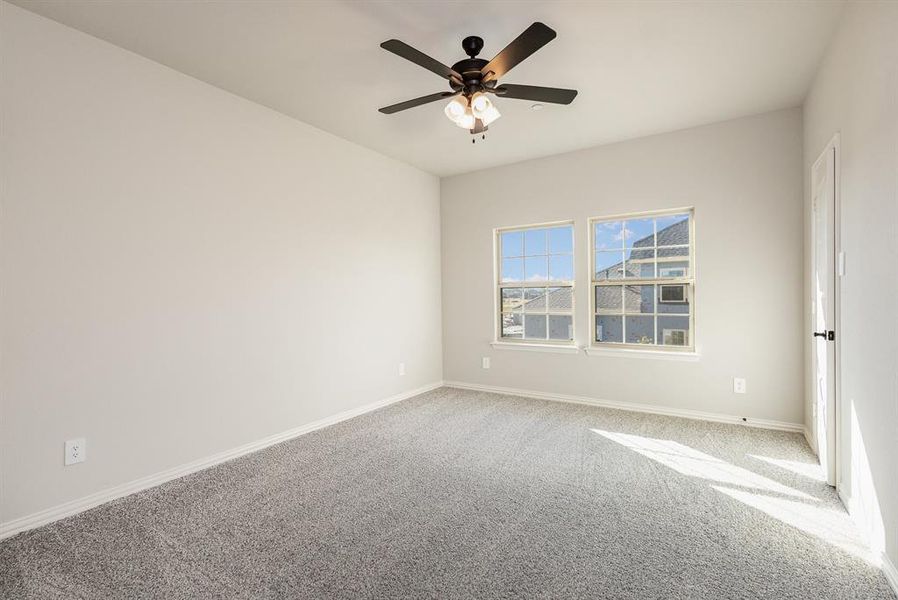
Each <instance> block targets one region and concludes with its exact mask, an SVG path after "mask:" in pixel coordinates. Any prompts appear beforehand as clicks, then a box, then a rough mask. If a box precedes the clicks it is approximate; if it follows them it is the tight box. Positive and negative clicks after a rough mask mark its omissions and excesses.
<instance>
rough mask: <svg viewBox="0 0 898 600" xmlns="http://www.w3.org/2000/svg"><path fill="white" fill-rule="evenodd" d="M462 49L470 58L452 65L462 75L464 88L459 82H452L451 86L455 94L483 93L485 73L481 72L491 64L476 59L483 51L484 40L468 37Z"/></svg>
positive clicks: (473, 36)
mask: <svg viewBox="0 0 898 600" xmlns="http://www.w3.org/2000/svg"><path fill="white" fill-rule="evenodd" d="M461 47H462V48H464V50H465V54H467V55H468V57H469V58H466V59H464V60H460V61H458V62H457V63H455V64H454V65H452V70H453V71H455V72H456V73H458V74H459V75H461V77H462V80H463V81H464V86H461V85H459V84H458V83H457V82H454V81H450V82H449V85H450V86H451V87H452V90H453V91H455V92H459V91H463V92H464V94H465V95H466V96H470V95H471V94H474V93H476V92H480V91H483V83H482V80H483V73H481V70H482V69H483V67H485V66H486V65H487V63H489V61H487V60H484V59H482V58H476V57H477V55H478V54H480V51H481V50H483V39H482V38H479V37H477V36H476V35H472V36H468V37H466V38H465V39H464V40H462V43H461Z"/></svg>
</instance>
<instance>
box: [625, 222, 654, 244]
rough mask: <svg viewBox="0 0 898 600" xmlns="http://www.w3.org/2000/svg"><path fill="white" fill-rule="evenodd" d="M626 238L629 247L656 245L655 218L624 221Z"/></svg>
mask: <svg viewBox="0 0 898 600" xmlns="http://www.w3.org/2000/svg"><path fill="white" fill-rule="evenodd" d="M624 239H625V240H626V242H627V247H628V248H629V247H630V246H636V247H643V248H651V247H652V246H654V245H655V220H654V219H652V218H648V219H631V220H629V221H624Z"/></svg>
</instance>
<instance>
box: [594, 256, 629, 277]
mask: <svg viewBox="0 0 898 600" xmlns="http://www.w3.org/2000/svg"><path fill="white" fill-rule="evenodd" d="M595 267H596V279H620V278H621V277H623V276H624V254H623V252H596V261H595Z"/></svg>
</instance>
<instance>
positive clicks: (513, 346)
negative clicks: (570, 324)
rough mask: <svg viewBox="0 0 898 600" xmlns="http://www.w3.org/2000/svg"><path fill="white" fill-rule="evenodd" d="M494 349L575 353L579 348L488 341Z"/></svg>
mask: <svg viewBox="0 0 898 600" xmlns="http://www.w3.org/2000/svg"><path fill="white" fill-rule="evenodd" d="M490 346H492V347H493V349H494V350H523V351H525V352H551V353H554V354H577V353H579V352H580V348H578V347H577V346H569V345H561V344H558V345H555V344H528V343H526V342H490Z"/></svg>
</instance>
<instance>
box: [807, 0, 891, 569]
mask: <svg viewBox="0 0 898 600" xmlns="http://www.w3.org/2000/svg"><path fill="white" fill-rule="evenodd" d="M896 32H898V3H894V2H856V3H850V4H849V5H848V6H847V7H846V9H845V13H844V15H843V19H842V22H841V24H840V26H839V28H838V30H837V32H836V34H835V37H834V38H833V40H832V42H831V44H830V47H829V49H828V50H827V53H826V56H825V58H824V60H823V62H822V64H821V67H820V71H819V72H818V74H817V78H816V80H815V82H814V85H813V86H812V88H811V91H810V93H809V95H808V98H807V101H806V103H805V109H804V119H805V157H804V158H805V160H804V167H805V168H804V173H805V181H806V183H805V186H806V187H805V191H806V194H805V195H806V198H805V202H806V208H805V213H806V215H807V217H808V220H807V222H806V238H807V242H808V244H809V243H810V234H809V232H810V215H811V212H810V175H809V174H810V168H811V165H812V164H813V163H814V161H815V160H816V158H817V156H819V154H820V152H822V150H823V148H824V146H825V145H826V144H827V142H828V141H829V140H830V139H831V138H832V137H833V135H834V134H835V133H836V132H838V133H839V134H840V141H841V186H840V192H841V203H842V213H841V217H842V218H841V234H842V249H843V251H844V252H845V255H846V273H845V276H844V277H842V278H841V286H842V287H841V289H842V304H841V315H842V323H841V331H840V332H839V335H840V336H841V356H842V371H841V373H842V381H841V404H842V413H841V414H842V421H843V423H844V427H843V429H842V442H843V443H842V447H843V450H845V451H843V452H842V453H841V456H840V464H839V469H840V478H841V484H840V491H841V493H842V495H843V497H844V498H845V499H846V500H848V502H847V503H848V506H849V510H850V511H851V512H852V514H853V515H854V516H855V517H856V518H857V519H858V520H859V521H860V522H861V524H862V525H863V527H864V529H865V530H866V532H867V534H868V535H869V536H870V540H871V543H872V545H873V548H874V550H882V549H883V548H887V549H888V554H889V557H890V558H891V561H892V562H893V563H894V564H898V468H896V462H895V457H896V456H898V331H896V324H898V316H896V315H898V313H896V307H898V272H896V264H898V228H896V225H898V35H896ZM806 248H808V251H807V252H806V256H808V257H810V246H809V245H808V246H806ZM806 268H807V269H808V272H810V268H811V266H810V263H809V262H808V264H807V265H806ZM806 280H808V281H810V276H808V277H806ZM810 297H811V293H810V288H809V287H808V289H807V290H806V301H807V303H808V310H810V304H809V303H810ZM807 335H809V332H808V334H807ZM806 339H807V340H810V337H807V338H806ZM808 351H809V348H808ZM808 402H810V397H809V398H808ZM807 414H808V416H810V415H811V414H812V413H811V407H810V404H808V407H807Z"/></svg>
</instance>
